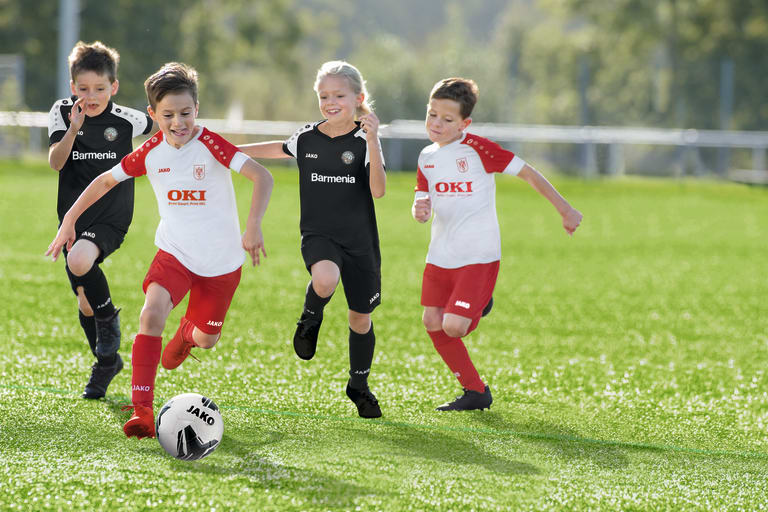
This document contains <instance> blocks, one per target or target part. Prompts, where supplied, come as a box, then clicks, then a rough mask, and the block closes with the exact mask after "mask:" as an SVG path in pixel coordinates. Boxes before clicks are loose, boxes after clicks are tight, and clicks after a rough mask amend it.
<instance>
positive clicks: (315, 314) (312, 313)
mask: <svg viewBox="0 0 768 512" xmlns="http://www.w3.org/2000/svg"><path fill="white" fill-rule="evenodd" d="M331 297H333V294H330V295H329V296H327V297H325V298H323V297H320V296H319V295H318V294H317V293H316V292H315V289H314V287H313V286H312V281H310V282H309V284H308V285H307V295H306V297H304V315H306V316H307V317H308V318H316V319H318V320H322V319H323V308H325V305H326V304H328V302H329V301H330V300H331Z"/></svg>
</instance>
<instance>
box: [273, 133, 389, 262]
mask: <svg viewBox="0 0 768 512" xmlns="http://www.w3.org/2000/svg"><path fill="white" fill-rule="evenodd" d="M323 122H325V121H319V122H316V123H310V124H306V125H304V126H303V127H302V128H300V129H299V130H298V131H296V133H294V134H293V136H292V137H291V138H290V139H288V140H287V141H286V142H285V143H284V144H283V151H284V152H285V153H286V154H288V155H291V156H293V157H294V158H296V161H297V163H298V166H299V191H300V199H301V222H300V229H301V233H302V235H310V234H316V235H323V236H326V237H328V238H330V239H331V240H333V241H334V242H336V243H337V244H339V245H340V246H342V247H344V248H345V249H346V250H347V251H349V252H350V253H351V254H355V253H358V254H364V253H367V252H368V251H371V250H374V251H375V253H376V254H378V252H379V234H378V228H377V226H376V212H375V210H374V207H373V196H372V195H371V187H370V184H369V179H368V175H369V172H370V163H369V158H368V144H367V142H366V140H365V133H364V132H363V130H362V129H361V128H360V123H356V124H357V127H356V128H355V129H354V130H352V131H350V132H349V133H347V134H345V135H341V136H339V137H329V136H327V135H325V134H324V133H322V132H321V131H320V130H318V125H320V124H321V123H323ZM383 161H384V159H383V158H382V162H383ZM376 259H377V260H379V258H378V257H377V258H376Z"/></svg>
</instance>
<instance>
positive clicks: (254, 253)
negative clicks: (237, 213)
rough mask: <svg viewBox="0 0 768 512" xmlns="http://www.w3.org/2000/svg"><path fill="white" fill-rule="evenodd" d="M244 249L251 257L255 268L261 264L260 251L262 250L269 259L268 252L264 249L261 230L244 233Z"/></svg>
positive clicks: (247, 230)
mask: <svg viewBox="0 0 768 512" xmlns="http://www.w3.org/2000/svg"><path fill="white" fill-rule="evenodd" d="M243 249H245V250H246V251H247V252H248V254H250V255H251V263H253V266H254V267H255V266H256V265H259V264H260V263H261V257H260V255H259V250H261V254H263V255H264V257H265V258H266V257H267V251H266V249H264V236H263V235H262V234H261V228H257V229H250V230H249V229H246V230H245V233H243Z"/></svg>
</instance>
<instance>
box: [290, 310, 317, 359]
mask: <svg viewBox="0 0 768 512" xmlns="http://www.w3.org/2000/svg"><path fill="white" fill-rule="evenodd" d="M322 323H323V317H322V316H321V317H320V318H319V319H317V318H309V317H308V315H306V314H305V313H302V315H301V318H299V321H298V322H296V333H295V334H294V335H293V350H294V351H295V352H296V355H297V356H299V357H300V358H302V359H304V360H305V361H309V360H310V359H312V358H313V357H315V351H316V350H317V335H318V333H319V332H320V325H321V324H322Z"/></svg>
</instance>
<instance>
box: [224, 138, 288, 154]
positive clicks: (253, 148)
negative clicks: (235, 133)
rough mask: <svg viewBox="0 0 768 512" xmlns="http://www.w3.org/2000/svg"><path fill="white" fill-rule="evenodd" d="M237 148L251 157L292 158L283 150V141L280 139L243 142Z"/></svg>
mask: <svg viewBox="0 0 768 512" xmlns="http://www.w3.org/2000/svg"><path fill="white" fill-rule="evenodd" d="M237 149H239V150H240V151H242V152H243V153H245V154H246V155H248V156H249V157H251V158H291V155H286V154H285V151H283V141H280V140H272V141H269V142H256V143H253V144H242V145H240V146H237Z"/></svg>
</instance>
